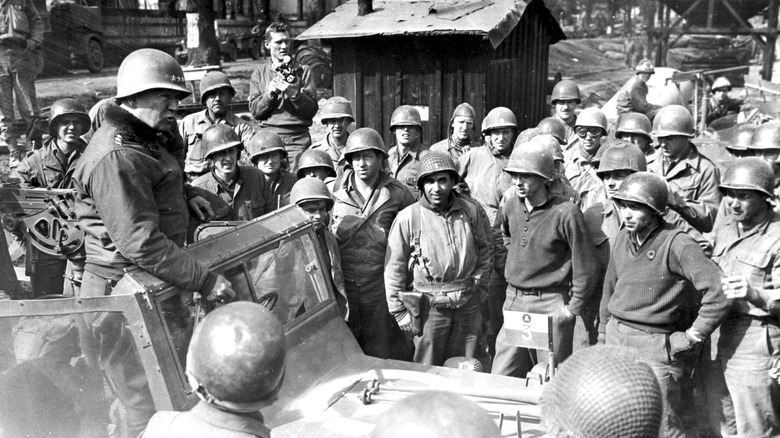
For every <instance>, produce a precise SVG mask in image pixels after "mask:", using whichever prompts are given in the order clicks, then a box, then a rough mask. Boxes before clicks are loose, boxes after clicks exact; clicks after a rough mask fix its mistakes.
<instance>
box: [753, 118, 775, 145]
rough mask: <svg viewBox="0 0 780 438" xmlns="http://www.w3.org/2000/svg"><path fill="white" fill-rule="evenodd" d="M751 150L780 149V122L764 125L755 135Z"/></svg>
mask: <svg viewBox="0 0 780 438" xmlns="http://www.w3.org/2000/svg"><path fill="white" fill-rule="evenodd" d="M750 149H755V150H763V149H780V122H769V123H764V124H763V125H761V126H759V127H758V129H756V132H754V133H753V143H752V144H751V145H750Z"/></svg>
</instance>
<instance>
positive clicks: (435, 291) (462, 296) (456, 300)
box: [414, 278, 474, 309]
mask: <svg viewBox="0 0 780 438" xmlns="http://www.w3.org/2000/svg"><path fill="white" fill-rule="evenodd" d="M473 289H474V280H473V279H471V278H468V279H466V280H458V281H452V282H448V283H415V284H414V290H415V291H417V292H422V293H424V294H425V296H426V298H427V299H428V302H429V303H430V304H431V307H433V308H435V309H458V308H461V307H463V306H465V305H466V303H468V302H469V300H470V299H471V296H472V290H473Z"/></svg>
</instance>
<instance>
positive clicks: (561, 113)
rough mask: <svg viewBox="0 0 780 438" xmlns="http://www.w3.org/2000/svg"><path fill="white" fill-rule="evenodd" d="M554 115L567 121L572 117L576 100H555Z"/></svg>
mask: <svg viewBox="0 0 780 438" xmlns="http://www.w3.org/2000/svg"><path fill="white" fill-rule="evenodd" d="M554 106H555V115H556V116H558V118H559V119H561V120H563V121H564V122H566V123H568V122H570V121H571V120H572V119H573V118H574V108H576V107H577V101H576V100H556V101H555V104H554Z"/></svg>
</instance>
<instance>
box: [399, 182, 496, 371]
mask: <svg viewBox="0 0 780 438" xmlns="http://www.w3.org/2000/svg"><path fill="white" fill-rule="evenodd" d="M450 199H451V200H450V205H449V207H448V208H447V210H446V211H438V210H436V209H434V207H433V206H432V205H431V204H430V203H429V202H428V200H427V198H425V197H422V198H420V200H419V201H418V202H417V203H416V204H413V205H411V206H410V207H407V208H405V209H404V210H403V211H401V212H400V213H399V214H398V216H397V217H396V220H395V221H394V222H393V227H392V228H391V230H390V236H389V238H388V245H387V259H386V260H387V261H386V267H385V290H386V291H387V303H388V308H389V310H390V313H392V314H393V315H395V317H396V319H399V320H400V318H401V317H402V316H403V315H404V314H405V312H408V309H406V308H405V307H404V305H403V303H402V302H401V300H400V299H399V298H398V292H399V291H406V290H407V278H408V277H409V275H408V274H409V270H410V269H409V266H410V260H411V259H412V258H414V257H415V256H414V255H413V253H418V254H417V256H416V259H414V260H411V266H413V268H412V269H411V270H412V272H413V276H414V286H413V287H414V290H416V291H419V292H427V293H428V294H431V295H426V296H425V298H423V300H422V303H421V309H420V312H421V314H420V320H421V321H420V322H421V325H422V327H423V329H422V335H421V336H415V353H414V361H415V362H417V363H424V364H428V365H439V366H441V365H443V364H444V361H445V360H447V359H448V358H450V357H455V356H466V357H470V358H473V357H476V356H477V355H478V354H477V345H478V342H477V341H478V338H479V332H480V325H481V323H482V317H481V314H480V309H479V304H480V297H479V289H478V284H477V283H479V282H480V281H482V279H483V278H485V280H487V279H488V277H489V275H490V271H491V269H492V266H491V265H492V257H491V256H492V253H491V245H492V242H491V241H492V236H491V235H490V233H489V230H490V227H489V224H488V219H487V216H486V215H485V212H484V210H483V209H482V207H480V206H479V204H477V203H476V201H467V200H464V199H462V198H458V197H457V196H455V195H454V193H450ZM415 216H416V217H415ZM416 240H419V242H415V241H416ZM438 291H447V292H448V293H449V294H461V295H460V296H461V298H460V301H459V302H458V303H457V307H449V305H448V306H443V307H439V306H437V305H436V304H435V303H434V302H433V301H432V300H431V298H430V297H431V296H432V294H433V293H434V292H438Z"/></svg>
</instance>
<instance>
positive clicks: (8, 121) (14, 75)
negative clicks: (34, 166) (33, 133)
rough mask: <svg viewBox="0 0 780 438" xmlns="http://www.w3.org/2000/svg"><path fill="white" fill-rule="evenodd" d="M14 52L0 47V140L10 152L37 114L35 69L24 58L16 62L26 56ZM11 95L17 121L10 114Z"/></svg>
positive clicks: (14, 148) (13, 114) (13, 115)
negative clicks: (5, 143)
mask: <svg viewBox="0 0 780 438" xmlns="http://www.w3.org/2000/svg"><path fill="white" fill-rule="evenodd" d="M17 52H19V51H18V49H8V48H0V137H2V138H3V139H4V140H5V141H6V142H8V147H9V149H10V150H16V140H17V139H18V138H19V136H20V135H21V134H24V133H25V132H26V130H27V128H28V127H29V126H30V124H31V123H32V121H33V119H34V118H35V117H37V116H38V115H39V114H40V109H39V108H38V98H37V96H36V94H35V77H36V73H35V68H34V66H33V64H32V62H26V60H25V59H21V60H20V61H19V62H17V61H16V60H15V58H17V57H24V56H28V55H21V54H20V53H17ZM28 64H29V65H28ZM14 96H16V105H17V110H18V111H19V118H17V117H16V113H15V112H14Z"/></svg>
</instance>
